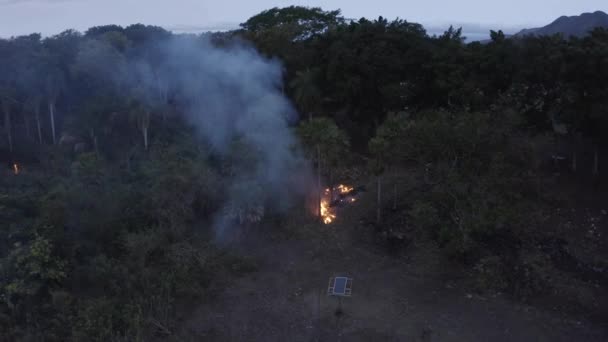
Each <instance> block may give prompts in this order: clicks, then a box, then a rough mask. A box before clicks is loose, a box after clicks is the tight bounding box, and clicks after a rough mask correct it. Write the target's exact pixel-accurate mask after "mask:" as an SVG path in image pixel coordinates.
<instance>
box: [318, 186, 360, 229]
mask: <svg viewBox="0 0 608 342" xmlns="http://www.w3.org/2000/svg"><path fill="white" fill-rule="evenodd" d="M353 190H354V188H353V187H350V186H347V185H343V184H340V185H338V186H336V187H335V188H333V191H332V189H330V188H326V189H325V192H324V194H323V198H322V199H321V203H320V206H321V218H322V219H323V223H325V224H330V223H332V222H334V220H335V219H336V217H337V216H336V212H335V210H334V209H333V208H332V207H331V206H330V203H332V202H333V201H334V200H335V198H332V197H334V196H332V194H340V195H347V194H348V193H350V192H351V191H353ZM347 196H348V195H347ZM340 198H342V197H340ZM344 200H346V201H347V202H349V203H352V202H355V201H356V199H355V198H354V197H350V198H345V199H344ZM340 201H342V199H340Z"/></svg>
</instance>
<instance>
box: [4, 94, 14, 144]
mask: <svg viewBox="0 0 608 342" xmlns="http://www.w3.org/2000/svg"><path fill="white" fill-rule="evenodd" d="M2 107H3V108H2V109H3V111H4V129H5V130H6V138H7V139H8V149H9V151H10V152H13V132H12V131H13V129H12V125H11V112H10V109H9V108H8V104H6V103H3V105H2Z"/></svg>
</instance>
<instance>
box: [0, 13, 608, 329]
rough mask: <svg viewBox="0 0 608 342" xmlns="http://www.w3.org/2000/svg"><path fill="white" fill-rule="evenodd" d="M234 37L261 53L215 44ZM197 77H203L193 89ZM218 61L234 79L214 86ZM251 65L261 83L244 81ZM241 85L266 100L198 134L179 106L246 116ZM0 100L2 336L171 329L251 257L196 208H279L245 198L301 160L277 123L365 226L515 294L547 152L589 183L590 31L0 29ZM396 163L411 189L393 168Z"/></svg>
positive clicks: (274, 213)
mask: <svg viewBox="0 0 608 342" xmlns="http://www.w3.org/2000/svg"><path fill="white" fill-rule="evenodd" d="M176 41H178V42H187V46H188V47H194V48H193V49H195V50H196V51H202V52H201V53H202V54H203V55H204V54H205V53H206V52H205V51H210V52H209V56H210V57H209V58H208V59H205V58H202V57H200V56H202V55H195V56H194V57H193V58H195V59H194V60H192V59H188V60H187V61H186V60H185V59H184V60H181V59H180V58H182V57H183V56H184V54H181V53H175V51H178V50H179V51H182V50H180V49H182V48H184V47H183V46H180V47H179V48H177V50H168V49H167V46H171V45H172V44H174V43H175V42H176ZM254 48H255V49H256V50H257V51H259V52H260V53H261V54H262V55H263V56H266V57H267V58H261V57H259V56H258V57H252V59H245V60H246V61H250V62H252V63H251V64H249V65H247V63H246V62H245V63H243V64H238V63H237V62H236V61H237V60H240V59H239V58H240V57H238V56H241V55H243V54H244V55H246V56H249V53H250V52H251V51H252V49H254ZM201 49H202V50H201ZM206 49H207V50H206ZM217 51H223V52H222V53H220V54H216V52H217ZM242 51H245V52H242ZM247 51H249V52H247ZM251 53H252V54H253V52H251ZM214 56H215V57H214ZM230 56H237V57H235V58H236V59H234V60H232V59H231V58H232V57H230ZM256 56H257V55H256ZM216 57H217V58H216ZM196 58H199V59H200V60H205V61H210V62H209V63H217V65H219V64H220V63H222V61H221V60H222V59H225V60H228V61H229V63H230V62H232V63H234V66H235V67H234V68H233V69H231V67H230V64H225V65H224V66H223V67H222V68H220V69H221V70H223V71H222V72H220V73H213V72H212V73H208V72H206V71H205V70H208V69H206V68H202V69H200V70H204V71H201V72H193V73H192V74H190V75H189V72H188V70H199V69H197V68H199V67H200V65H201V64H200V63H203V64H204V63H207V62H199V61H198V60H197V59H196ZM247 58H248V57H247ZM171 61H175V63H172V62H171ZM279 61H280V63H281V66H282V69H281V68H280V66H279ZM188 63H191V64H188ZM236 64H238V66H237V65H236ZM189 68H190V69H189ZM246 68H252V69H253V68H257V70H263V71H264V75H265V74H272V75H270V76H268V77H266V78H267V80H264V79H265V77H264V76H263V75H260V74H258V73H253V75H254V76H251V77H250V75H252V74H250V73H249V72H245V71H244V70H245V69H246ZM211 69H213V68H211ZM275 72H276V75H275V74H273V73H275ZM243 75H244V76H243ZM240 76H242V77H240ZM206 78H213V79H214V80H215V81H214V82H215V83H214V87H212V88H210V87H206V86H201V85H199V83H205V82H207V81H206V80H205V79H206ZM239 78H242V79H243V82H253V84H249V85H248V86H247V87H243V89H240V88H239V89H240V90H237V91H238V92H239V93H238V94H237V95H235V96H232V95H233V94H232V93H231V91H233V86H232V85H231V84H232V83H231V82H233V81H231V80H235V79H239ZM275 78H276V80H275ZM226 79H228V81H226ZM186 80H187V81H186ZM260 80H264V81H260ZM199 81H200V82H199ZM275 81H276V82H275ZM234 82H236V81H234ZM260 82H262V83H263V85H262V87H264V89H266V90H267V91H263V92H255V93H250V92H249V90H248V89H253V88H256V87H258V88H259V87H260ZM215 89H224V90H223V91H222V92H219V91H217V90H215ZM275 92H276V94H275ZM199 94H206V95H200V96H199ZM243 94H244V95H243ZM258 95H260V96H258ZM262 95H263V96H262ZM281 95H285V96H287V97H288V98H289V99H290V100H291V101H292V102H293V104H294V106H295V107H296V108H297V111H298V112H299V113H300V114H301V117H300V119H299V120H298V121H296V120H294V119H293V116H292V113H291V112H290V108H289V106H288V105H286V104H285V103H284V102H283V101H282V100H281V99H280V96H281ZM248 96H249V97H263V98H264V99H265V100H264V103H265V105H264V106H266V107H264V108H262V109H261V110H259V111H252V112H251V115H259V116H260V117H264V120H261V121H260V120H255V119H253V120H250V121H243V122H244V124H245V123H247V124H250V126H247V127H245V126H240V128H238V129H237V130H236V133H234V135H230V136H229V138H228V139H224V138H222V137H218V138H217V139H220V140H221V141H222V144H221V147H218V145H217V144H215V140H214V139H216V138H214V137H211V136H212V134H216V133H217V132H213V131H215V130H214V127H216V126H209V125H210V124H209V123H207V126H205V124H204V123H203V124H201V123H197V122H193V121H192V109H193V108H197V110H199V111H201V112H202V113H205V112H209V113H211V114H210V115H212V116H209V117H205V116H204V114H203V116H202V117H203V119H201V120H207V119H208V120H214V121H212V123H213V124H214V125H215V124H217V125H219V126H217V127H223V125H226V122H227V121H228V122H230V121H232V120H233V118H236V117H237V116H238V114H233V113H232V112H238V111H239V106H241V107H242V110H243V112H247V113H250V112H249V111H248V110H247V108H248V107H250V106H251V103H253V102H251V101H250V100H248V98H249V97H248ZM219 97H221V98H225V100H223V101H225V102H229V103H230V105H229V106H228V105H226V104H224V103H220V102H216V101H215V100H213V99H214V98H219ZM275 97H276V99H275ZM256 103H257V102H256ZM0 105H1V110H2V120H1V122H2V124H3V125H2V133H3V137H2V139H1V140H0V158H1V160H2V162H3V163H4V165H6V167H5V169H4V174H3V176H2V180H1V181H0V209H1V212H0V223H1V225H2V228H1V229H2V231H1V232H0V257H1V258H2V259H1V263H0V266H1V272H2V274H1V275H0V286H1V287H2V288H1V292H0V296H1V297H0V326H1V329H2V330H3V331H4V332H6V334H3V336H10V337H9V338H8V339H9V340H20V339H24V340H27V339H32V340H39V339H44V340H57V341H64V340H100V341H108V340H121V339H122V340H149V339H151V338H153V337H156V338H159V339H165V338H167V337H168V336H172V332H173V331H174V328H175V326H176V324H177V323H176V322H177V320H178V319H177V317H179V315H180V314H183V312H182V313H180V312H181V311H180V309H182V310H184V308H188V305H187V303H188V301H189V300H190V299H192V298H204V296H206V295H211V294H212V291H214V284H215V282H214V281H213V278H214V276H215V275H216V274H226V273H240V272H244V271H249V270H252V269H254V266H253V265H251V264H249V263H248V262H247V261H246V260H242V259H239V258H237V257H235V256H232V255H230V254H228V253H227V252H225V251H222V250H221V249H219V248H217V247H215V244H214V243H213V241H214V240H213V238H212V236H213V235H214V234H217V231H214V229H212V227H213V226H214V224H216V223H215V222H216V221H217V213H218V212H221V213H222V214H223V215H224V217H229V218H230V220H232V221H234V222H236V223H235V224H240V225H254V224H257V225H261V224H264V223H265V222H266V224H268V225H273V224H276V222H277V221H276V220H270V218H275V217H279V218H284V217H285V216H286V215H287V214H286V210H292V209H287V208H274V207H272V206H266V207H265V206H264V203H265V202H264V201H271V200H272V199H273V198H275V196H274V195H276V194H273V195H272V196H271V195H267V194H262V195H259V194H260V193H264V192H266V191H268V190H267V189H268V184H270V183H272V184H274V185H277V184H281V185H282V183H280V181H277V179H275V178H272V179H271V176H268V174H269V172H267V171H268V170H271V168H272V169H276V167H277V165H280V167H281V168H282V167H285V169H281V172H289V171H288V170H289V169H287V167H296V165H304V164H306V163H304V162H302V161H300V160H299V159H298V157H297V155H298V153H296V152H293V153H294V154H293V156H292V155H290V156H289V157H287V156H286V155H287V154H290V153H292V152H289V153H288V152H287V150H290V149H296V147H295V146H292V144H293V142H292V141H291V140H290V138H289V136H290V134H291V133H292V132H291V131H293V133H294V134H296V135H297V136H298V137H299V138H300V139H299V140H300V141H301V145H302V149H303V152H305V154H306V155H307V157H308V159H309V160H311V163H312V164H314V165H315V167H316V171H318V173H315V175H317V174H318V178H319V179H318V180H315V183H316V182H317V181H318V182H319V183H324V184H333V183H334V182H337V181H339V179H340V178H341V177H342V179H343V178H344V177H348V174H349V171H350V170H353V169H363V170H365V171H364V173H365V174H367V175H368V176H369V177H368V178H369V179H373V184H374V188H375V190H374V199H375V200H376V198H377V200H376V203H375V204H374V207H373V208H370V213H371V214H370V219H369V221H370V222H374V223H373V224H374V226H375V227H376V229H379V230H384V231H385V232H390V233H388V234H389V235H390V234H393V235H394V236H399V237H402V236H403V234H407V233H408V231H407V229H405V228H403V227H399V226H398V225H396V224H394V222H396V221H399V219H400V218H401V217H406V218H407V221H408V222H411V223H410V224H409V226H415V227H416V229H417V230H419V231H423V232H427V233H429V236H431V238H432V240H433V241H435V242H436V243H437V244H438V245H439V246H440V247H442V250H444V251H445V252H446V253H447V254H448V255H449V256H450V257H456V258H457V259H458V260H460V261H461V262H462V263H463V264H464V265H466V266H467V267H470V268H471V269H474V270H475V272H476V274H477V279H478V280H479V281H478V283H479V284H481V285H480V286H482V287H484V288H492V289H498V290H500V291H506V292H509V293H512V294H514V295H516V296H518V297H520V298H528V297H530V296H532V295H534V294H537V293H539V292H542V291H544V289H546V286H549V284H548V283H549V281H548V280H547V279H546V277H545V276H544V273H543V272H544V269H543V268H542V267H544V266H543V265H541V266H539V265H538V264H537V263H534V262H531V261H530V259H529V255H530V253H528V251H529V250H530V249H532V248H534V247H533V245H534V246H536V244H537V242H538V241H541V240H542V241H544V240H543V239H545V238H546V236H544V235H542V234H541V233H539V230H540V228H541V226H540V225H539V223H538V222H539V221H538V217H539V216H540V215H541V213H542V210H544V208H545V207H546V206H547V205H550V204H548V203H553V202H554V201H556V199H555V198H554V194H553V193H552V192H551V191H549V190H548V188H552V187H553V186H554V185H555V181H554V178H552V177H551V175H552V172H553V171H554V169H551V170H550V172H547V168H546V165H547V161H551V158H552V156H553V161H554V162H555V163H556V164H557V163H559V165H560V167H561V169H560V170H561V171H566V170H570V171H568V172H571V173H572V174H575V175H581V178H593V179H594V180H595V181H596V182H595V183H596V185H597V184H600V181H601V179H602V171H603V168H602V167H601V166H602V165H604V164H603V163H604V158H603V156H604V155H606V154H605V151H606V149H607V147H608V146H607V143H608V140H606V137H605V136H604V134H603V132H605V131H606V129H607V128H608V31H606V30H604V29H596V30H594V31H592V32H590V33H589V35H588V36H586V37H584V38H569V39H565V38H564V37H562V36H559V35H556V36H550V37H549V36H542V37H522V38H516V39H510V38H507V37H505V35H504V34H503V33H502V32H500V31H499V32H491V40H490V41H489V42H484V43H481V42H474V43H469V44H467V43H465V39H464V37H463V36H462V32H461V30H460V29H454V28H450V29H449V30H448V31H446V32H445V33H444V34H443V35H441V36H432V37H431V36H429V35H428V34H427V33H426V32H425V30H424V28H423V27H422V26H421V25H419V24H415V23H410V22H407V21H404V20H394V21H388V20H386V19H384V18H382V17H381V18H378V19H377V20H367V19H361V20H359V21H347V20H345V19H344V18H342V17H341V16H340V12H339V11H333V12H325V11H322V10H320V9H310V8H301V7H290V8H285V9H272V10H269V11H265V12H262V13H260V14H259V15H256V16H254V17H252V18H250V19H249V20H248V21H246V22H245V23H243V24H242V25H241V29H239V30H235V31H231V32H224V33H208V34H202V35H174V34H172V33H170V32H168V31H166V30H164V29H162V28H159V27H153V26H144V25H140V24H137V25H131V26H128V27H124V28H123V27H120V26H115V25H108V26H100V27H93V28H91V29H89V30H87V31H86V32H85V33H79V32H76V31H71V30H69V31H65V32H63V33H61V34H59V35H56V36H52V37H48V38H42V37H41V35H39V34H32V35H29V36H19V37H14V38H10V39H1V40H0ZM226 108H228V109H226ZM269 108H274V109H272V110H271V109H269ZM224 110H229V111H230V112H229V113H226V117H225V118H223V117H222V115H221V114H223V113H222V112H221V111H224ZM214 111H216V112H214ZM218 111H219V112H218ZM269 112H271V113H279V114H280V115H282V117H284V118H285V119H286V120H285V121H286V122H287V123H288V124H289V125H290V127H289V128H288V129H287V128H285V129H287V130H288V131H285V132H284V131H283V128H282V127H284V126H285V124H277V123H276V122H275V121H273V119H272V118H274V116H273V115H274V114H272V115H270V117H271V118H270V119H269V117H268V115H267V116H264V113H269ZM279 114H277V115H279ZM213 115H215V116H213ZM232 115H234V116H232ZM205 118H207V119H205ZM235 120H236V119H235ZM236 121H238V120H236ZM254 124H255V125H258V124H259V125H261V126H256V127H253V126H254ZM264 125H266V126H268V125H269V126H268V127H270V128H266V129H264V128H260V127H263V126H264ZM237 126H239V124H237ZM243 127H244V128H243ZM285 127H286V126H285ZM291 128H293V130H292V129H291ZM201 129H202V130H203V131H204V132H206V131H205V130H207V131H209V132H207V133H203V134H202V138H203V139H201V134H200V133H197V132H199V131H200V130H201ZM222 129H223V128H222ZM249 129H250V130H251V134H250V132H248V131H247V130H249ZM270 129H271V131H272V132H280V133H277V134H278V135H277V136H279V138H277V139H275V140H272V141H267V140H263V139H262V137H261V136H262V135H263V134H258V133H260V132H271V131H270ZM218 131H221V129H218ZM254 133H255V134H254ZM217 134H219V133H217ZM269 134H270V133H269ZM214 136H215V135H214ZM256 139H258V140H256ZM279 139H280V140H279ZM271 145H284V146H283V148H282V149H281V148H277V150H276V151H277V153H272V156H275V155H276V154H279V155H282V157H281V158H282V159H281V160H282V161H284V160H289V162H288V164H284V163H283V162H282V161H281V162H276V161H268V165H269V166H270V167H269V168H267V169H258V171H259V172H257V173H256V172H251V171H250V170H251V169H252V166H255V165H258V167H259V163H263V162H260V160H272V157H271V155H270V153H268V152H266V153H264V152H261V151H260V149H267V148H268V147H269V146H271ZM218 150H219V151H221V152H218ZM283 154H285V155H283ZM564 160H565V161H564ZM277 163H278V164H277ZM298 163H302V164H298ZM13 168H15V169H13ZM253 168H255V167H253ZM18 171H19V172H18ZM16 173H19V174H16ZM262 173H263V174H264V175H266V176H267V178H264V179H262V178H261V177H260V174H262ZM345 175H346V176H345ZM412 175H413V176H412ZM411 177H414V179H416V182H415V183H417V184H418V185H419V186H416V187H414V188H407V187H403V186H400V185H398V184H404V179H410V178H411ZM279 178H280V177H279ZM353 178H354V176H353ZM302 179H308V177H307V174H306V175H302ZM321 179H322V180H321ZM235 180H236V181H235ZM357 181H363V180H361V179H357ZM235 184H236V185H235ZM548 184H551V186H548ZM387 186H388V188H387ZM226 189H229V190H226ZM406 190H407V191H409V192H408V194H404V193H403V191H406ZM227 192H231V193H232V194H227ZM235 194H237V195H235ZM244 194H247V195H244ZM313 197H314V196H313ZM235 198H237V199H238V200H236V201H235V200H234V199H235ZM293 210H294V211H295V212H296V213H295V214H293V215H295V216H297V215H299V214H300V213H301V211H302V210H296V209H293ZM223 222H225V221H223ZM202 227H209V228H202ZM602 262H603V261H602ZM215 286H217V287H219V285H215ZM217 287H216V288H215V290H217Z"/></svg>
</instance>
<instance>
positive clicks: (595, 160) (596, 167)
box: [593, 146, 600, 176]
mask: <svg viewBox="0 0 608 342" xmlns="http://www.w3.org/2000/svg"><path fill="white" fill-rule="evenodd" d="M599 173H600V160H599V152H598V148H597V146H595V150H594V151H593V176H597V175H599Z"/></svg>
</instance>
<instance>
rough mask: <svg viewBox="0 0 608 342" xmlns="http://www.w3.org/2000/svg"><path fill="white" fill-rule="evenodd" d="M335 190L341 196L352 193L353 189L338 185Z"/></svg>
mask: <svg viewBox="0 0 608 342" xmlns="http://www.w3.org/2000/svg"><path fill="white" fill-rule="evenodd" d="M336 189H337V190H338V191H340V193H341V194H347V193H349V192H351V191H353V189H354V188H352V187H350V186H346V185H342V184H340V185H338V186H337V187H336Z"/></svg>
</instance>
